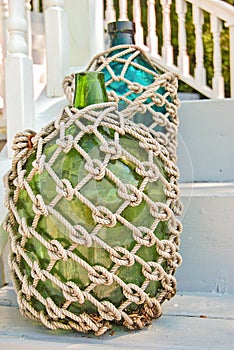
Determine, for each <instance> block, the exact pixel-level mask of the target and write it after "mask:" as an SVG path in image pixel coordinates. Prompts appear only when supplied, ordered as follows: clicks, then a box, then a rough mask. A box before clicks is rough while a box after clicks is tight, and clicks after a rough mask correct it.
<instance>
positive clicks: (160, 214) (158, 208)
mask: <svg viewBox="0 0 234 350" xmlns="http://www.w3.org/2000/svg"><path fill="white" fill-rule="evenodd" d="M150 214H151V215H152V216H153V217H155V218H156V219H158V220H160V221H167V220H169V218H170V217H171V215H172V212H171V209H170V208H169V207H168V206H167V205H166V204H164V203H161V202H157V203H154V205H152V206H151V208H150Z"/></svg>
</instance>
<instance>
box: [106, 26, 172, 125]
mask: <svg viewBox="0 0 234 350" xmlns="http://www.w3.org/2000/svg"><path fill="white" fill-rule="evenodd" d="M108 34H109V39H110V48H113V49H114V48H115V47H116V50H111V52H110V53H109V54H108V56H107V58H108V57H113V56H115V57H116V59H114V60H113V61H111V62H110V63H109V64H110V69H107V68H104V69H102V71H103V72H104V74H105V83H106V88H107V91H111V90H113V91H114V92H115V93H116V94H117V95H118V96H119V97H120V100H119V108H120V110H122V109H123V108H125V107H126V102H125V99H121V96H126V97H127V99H128V100H129V101H134V100H135V99H136V98H137V97H139V96H140V95H141V93H142V92H141V91H139V92H137V91H133V92H129V83H128V82H132V83H137V84H140V85H142V86H149V85H150V84H152V83H153V82H154V80H155V79H154V75H152V74H151V72H153V73H155V74H156V75H158V76H159V75H160V72H159V71H158V70H157V69H156V67H155V66H154V65H153V64H152V63H151V62H150V61H149V60H147V59H146V57H145V56H143V55H142V54H141V53H139V54H137V55H135V56H136V57H135V58H134V59H132V60H131V61H132V63H133V64H131V65H129V67H128V69H127V70H126V72H125V74H124V78H125V79H124V80H122V79H121V80H118V79H117V80H115V79H112V75H114V76H115V77H120V76H121V75H122V74H123V70H124V69H125V62H121V59H129V57H130V56H131V55H132V54H133V53H135V52H131V53H126V54H121V52H122V53H124V52H125V51H126V47H122V48H121V47H117V46H119V45H135V39H134V35H135V24H134V22H131V21H118V22H112V23H108ZM136 51H137V49H136ZM118 55H120V56H119V57H117V56H118ZM165 92H166V90H165V88H164V87H160V88H159V89H157V90H156V91H155V93H157V94H160V95H164V94H165ZM147 102H148V101H147ZM153 109H154V110H155V111H157V112H161V113H165V112H166V108H165V105H162V106H159V105H158V106H157V105H154V106H153ZM133 120H134V122H136V123H144V124H145V125H146V126H150V125H151V124H152V123H153V119H152V116H151V115H150V113H148V112H146V113H145V114H143V115H142V114H139V113H137V114H136V115H135V116H134V119H133ZM156 130H157V131H162V130H163V129H162V128H161V127H159V126H157V127H156Z"/></svg>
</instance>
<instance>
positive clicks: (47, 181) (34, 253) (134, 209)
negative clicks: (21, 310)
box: [15, 72, 168, 322]
mask: <svg viewBox="0 0 234 350" xmlns="http://www.w3.org/2000/svg"><path fill="white" fill-rule="evenodd" d="M75 79H76V80H75V81H76V91H75V97H74V107H75V108H77V109H82V108H84V107H86V106H89V105H91V104H96V103H103V102H106V101H107V94H106V90H105V83H104V74H103V73H98V72H83V73H78V74H76V78H75ZM85 122H86V124H88V123H89V122H88V120H86V121H85ZM90 123H91V122H90ZM98 130H99V132H100V133H101V134H102V136H103V138H105V140H106V141H108V142H112V141H113V140H114V130H113V129H111V128H108V127H106V126H103V127H102V126H100V127H99V129H98ZM79 132H80V128H79V124H76V123H74V124H71V125H70V126H69V127H68V128H67V129H66V131H65V136H66V138H67V139H69V137H71V136H72V137H73V140H74V139H75V137H76V136H77V134H78V133H79ZM59 137H60V136H59V135H57V136H55V137H54V138H53V139H52V140H50V141H48V142H47V143H45V145H44V146H43V150H42V154H43V155H44V156H45V161H46V163H48V162H50V167H51V169H50V170H48V169H47V168H45V169H44V170H43V172H39V171H36V172H34V174H33V176H31V175H30V174H31V173H32V171H33V166H34V165H33V164H34V161H35V159H36V152H35V153H33V154H32V155H31V156H30V158H29V159H28V160H27V161H26V163H25V165H24V167H25V171H26V173H25V178H31V179H30V181H29V186H30V188H31V190H32V192H33V194H34V195H35V196H36V195H40V196H41V197H42V198H43V201H44V203H45V204H46V205H47V206H50V204H51V203H52V202H54V201H55V198H56V196H57V195H58V192H57V191H58V188H57V187H58V186H57V185H56V183H54V180H53V179H52V177H51V174H52V172H53V173H55V174H56V177H58V178H59V179H63V180H65V181H67V182H69V183H70V184H71V186H72V188H75V187H76V186H77V185H78V184H80V183H81V182H82V181H83V180H84V178H85V177H86V176H87V175H88V172H87V169H86V160H85V159H84V157H83V156H82V154H81V153H79V152H78V151H77V149H76V148H75V147H71V149H70V150H69V151H61V152H59V142H58V141H59ZM119 138H120V141H119V142H120V144H121V146H122V147H124V148H125V149H127V150H128V151H129V152H130V153H131V154H132V155H133V156H134V157H137V158H138V160H139V162H147V161H148V156H147V154H146V152H145V151H144V150H143V148H142V147H140V145H139V142H138V141H137V140H135V139H134V138H133V137H130V136H129V135H128V136H125V135H120V136H119ZM78 145H79V147H81V148H82V149H83V150H84V151H85V152H86V153H87V154H88V155H89V157H90V158H91V159H97V160H98V161H100V162H103V152H102V150H101V143H100V139H98V138H97V137H96V135H94V134H92V133H85V134H84V136H83V137H82V138H81V139H79V141H78ZM56 154H57V155H56ZM55 155H56V156H55ZM55 157H56V160H55V161H54V162H51V159H52V158H55ZM154 164H155V165H156V166H157V168H158V169H159V172H160V173H161V175H162V176H163V177H164V178H167V174H166V172H165V169H164V165H163V163H162V161H161V160H160V159H158V158H156V157H155V159H154ZM135 167H136V165H135V164H134V163H132V162H131V160H129V159H127V158H126V156H122V157H120V158H119V159H114V160H110V161H109V164H108V169H109V170H110V171H111V172H112V173H113V174H114V175H115V176H116V177H118V178H119V179H120V181H122V182H123V183H124V184H128V185H131V186H135V187H136V188H138V189H139V187H140V186H141V184H142V181H143V180H142V179H143V178H142V177H141V175H139V173H138V172H137V171H136V169H135ZM164 185H165V184H164V183H163V181H161V180H160V179H158V180H157V181H155V182H154V181H153V182H149V183H148V184H147V186H146V187H145V190H144V191H145V193H146V194H147V195H148V196H149V197H150V198H151V200H152V201H154V202H163V203H165V202H166V194H165V192H164ZM79 192H80V193H81V195H83V196H85V197H86V198H88V200H89V201H91V202H92V203H93V205H94V206H95V207H99V206H102V207H106V208H108V210H110V211H111V212H113V213H115V212H116V210H117V209H118V208H119V207H120V206H121V205H122V203H123V202H124V200H123V198H121V197H120V196H119V194H118V189H117V188H116V185H115V183H114V182H113V181H112V180H111V179H110V178H109V177H108V176H104V177H103V178H102V179H101V180H95V179H94V178H92V179H90V180H89V181H88V182H87V183H86V184H85V185H83V186H81V188H80V189H79ZM16 208H17V211H18V213H19V216H20V218H21V219H25V220H26V222H27V225H28V226H29V227H31V225H34V229H35V230H36V231H37V232H38V234H39V235H40V236H41V237H42V239H41V240H40V239H38V238H37V237H36V236H33V235H32V236H28V237H26V238H25V237H24V238H22V236H21V233H20V230H18V231H17V228H16V232H15V235H16V239H17V240H19V241H20V240H21V239H25V242H24V249H25V250H26V251H27V254H28V256H29V257H30V260H31V261H33V262H34V263H36V264H38V266H39V267H40V269H42V270H48V266H49V265H50V263H51V253H49V252H48V249H47V247H46V243H45V242H51V241H54V240H56V241H57V242H59V244H60V245H61V247H62V248H63V249H65V250H68V249H72V253H73V254H74V255H76V256H77V257H79V258H80V259H82V260H83V261H84V262H86V263H88V264H89V265H90V266H94V265H95V266H96V265H99V266H103V267H105V268H106V269H107V270H109V271H110V270H111V269H112V268H113V266H114V262H113V260H112V259H111V258H110V254H109V252H108V249H105V248H104V247H102V246H101V245H99V244H98V243H97V242H95V241H92V244H91V246H87V245H81V244H78V245H77V246H76V247H75V248H74V242H73V241H72V239H71V238H70V232H69V230H68V228H67V227H66V225H65V224H63V223H62V221H61V220H58V219H57V218H56V217H55V216H54V215H53V214H52V213H49V214H48V215H45V216H43V215H42V216H41V217H40V219H39V221H38V223H37V224H35V219H34V217H35V209H34V204H33V202H32V200H31V197H30V195H29V193H28V192H27V190H26V189H25V188H23V189H21V190H20V193H19V197H18V200H17V203H16ZM54 209H55V210H56V212H57V213H58V214H59V215H61V216H63V217H64V218H65V219H66V220H67V221H68V222H69V224H70V225H71V226H72V227H75V228H77V229H79V230H80V229H81V230H82V228H83V229H84V230H86V231H87V232H88V233H89V234H91V232H92V231H93V229H94V228H95V226H96V223H95V221H94V219H93V216H92V212H91V210H90V208H89V207H88V206H87V205H85V204H84V203H83V202H82V201H81V200H79V199H78V197H77V196H75V195H74V196H73V198H72V199H71V198H70V199H67V198H65V197H62V198H61V199H60V200H59V201H58V202H57V203H56V204H55V206H54ZM121 215H122V216H123V217H124V219H125V220H128V221H129V222H130V223H131V224H132V225H135V226H138V227H139V226H145V225H147V226H148V227H150V225H151V224H152V222H153V221H154V218H153V217H152V215H151V213H150V210H149V208H148V206H147V203H146V202H144V201H142V202H141V203H140V204H139V205H137V206H128V207H126V208H125V209H124V211H123V212H122V213H121ZM154 234H155V235H156V236H157V237H158V239H167V238H168V232H167V222H165V221H164V222H159V223H158V225H157V227H156V229H155V231H154ZM97 237H98V238H99V239H100V240H101V241H102V242H105V244H106V245H107V246H110V247H117V246H118V247H119V246H121V247H123V248H125V249H128V250H131V249H133V247H134V246H135V245H136V241H135V240H134V238H133V234H132V232H131V230H130V229H127V228H126V226H124V225H123V224H122V223H121V222H117V223H116V225H115V226H114V227H106V226H103V227H102V228H101V229H100V230H99V231H98V232H97ZM72 246H73V248H71V247H72ZM138 255H139V257H140V258H142V259H144V260H145V261H157V259H158V253H157V250H156V248H155V246H152V247H146V246H142V247H141V248H140V249H139V251H138ZM165 264H166V263H165ZM164 268H165V269H166V265H165V266H164ZM20 269H21V273H22V274H23V275H25V276H26V278H27V280H28V282H29V284H33V285H34V287H35V288H36V289H37V291H38V292H39V293H40V294H41V295H42V296H43V298H45V299H46V298H51V299H52V300H53V301H54V302H55V304H56V305H57V306H58V307H63V305H64V303H65V302H66V298H65V295H64V293H63V292H62V290H61V288H60V287H59V285H58V283H56V282H54V281H53V280H52V279H48V278H47V279H45V281H44V280H43V279H39V280H37V281H36V282H35V272H32V267H31V266H30V263H29V262H28V261H27V259H24V258H23V257H21V260H20ZM50 273H51V274H52V275H53V276H54V277H55V278H56V279H57V280H59V281H61V282H62V283H75V285H77V286H78V287H79V288H80V289H81V290H82V291H84V290H85V289H86V288H87V287H89V286H90V284H92V281H91V280H90V275H89V273H88V271H87V269H85V268H84V267H82V266H81V264H79V263H78V262H76V261H74V259H72V258H68V259H66V260H63V259H62V258H60V259H58V260H57V261H56V262H55V263H54V265H53V267H52V269H51V270H50ZM116 275H117V276H118V277H119V278H121V279H122V280H123V281H124V283H126V284H129V283H134V284H136V285H137V286H141V285H142V283H143V282H144V280H145V277H144V275H143V273H142V266H141V265H140V264H139V263H137V262H135V263H134V265H133V266H131V267H126V266H124V265H123V266H121V267H119V268H118V270H117V271H116ZM160 288H162V286H161V282H160V281H151V282H150V283H149V285H148V287H147V288H146V292H147V293H148V295H149V296H151V297H154V296H156V295H157V293H158V291H160ZM91 294H92V295H93V297H95V298H97V299H98V300H100V301H104V300H107V301H109V302H111V303H113V304H114V305H115V306H116V307H118V306H119V305H120V304H121V303H122V302H123V301H124V300H126V297H125V295H124V294H123V290H122V287H121V286H120V285H119V284H118V283H116V282H113V283H112V284H110V285H104V284H98V285H97V286H96V287H95V288H93V289H92V290H91ZM30 303H31V304H32V306H33V307H34V308H35V309H36V310H37V311H43V312H46V307H45V306H44V305H43V303H42V302H41V301H39V299H38V298H36V297H35V295H33V296H31V298H30ZM139 307H140V306H139V305H137V304H135V303H131V305H130V306H129V307H128V311H130V312H132V311H133V310H137V309H138V308H139ZM68 311H70V312H72V313H75V314H80V313H83V312H87V313H90V314H96V313H97V308H96V306H95V305H94V304H92V303H91V302H90V301H88V300H85V301H84V303H82V304H79V303H78V302H71V304H70V305H69V307H68ZM63 322H65V321H63Z"/></svg>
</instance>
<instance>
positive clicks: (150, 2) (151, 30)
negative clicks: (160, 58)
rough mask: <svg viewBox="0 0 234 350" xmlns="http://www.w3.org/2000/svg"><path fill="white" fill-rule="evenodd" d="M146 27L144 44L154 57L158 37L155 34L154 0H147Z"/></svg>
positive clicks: (156, 51) (156, 50)
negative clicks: (146, 32) (146, 33)
mask: <svg viewBox="0 0 234 350" xmlns="http://www.w3.org/2000/svg"><path fill="white" fill-rule="evenodd" d="M147 26H148V35H147V38H146V43H147V46H148V47H149V49H150V53H151V55H152V56H154V57H156V56H157V55H158V37H157V34H156V13H155V0H147Z"/></svg>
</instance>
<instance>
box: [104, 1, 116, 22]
mask: <svg viewBox="0 0 234 350" xmlns="http://www.w3.org/2000/svg"><path fill="white" fill-rule="evenodd" d="M105 20H106V23H110V22H115V21H116V13H115V8H114V1H113V0H107V1H106V10H105Z"/></svg>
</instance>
